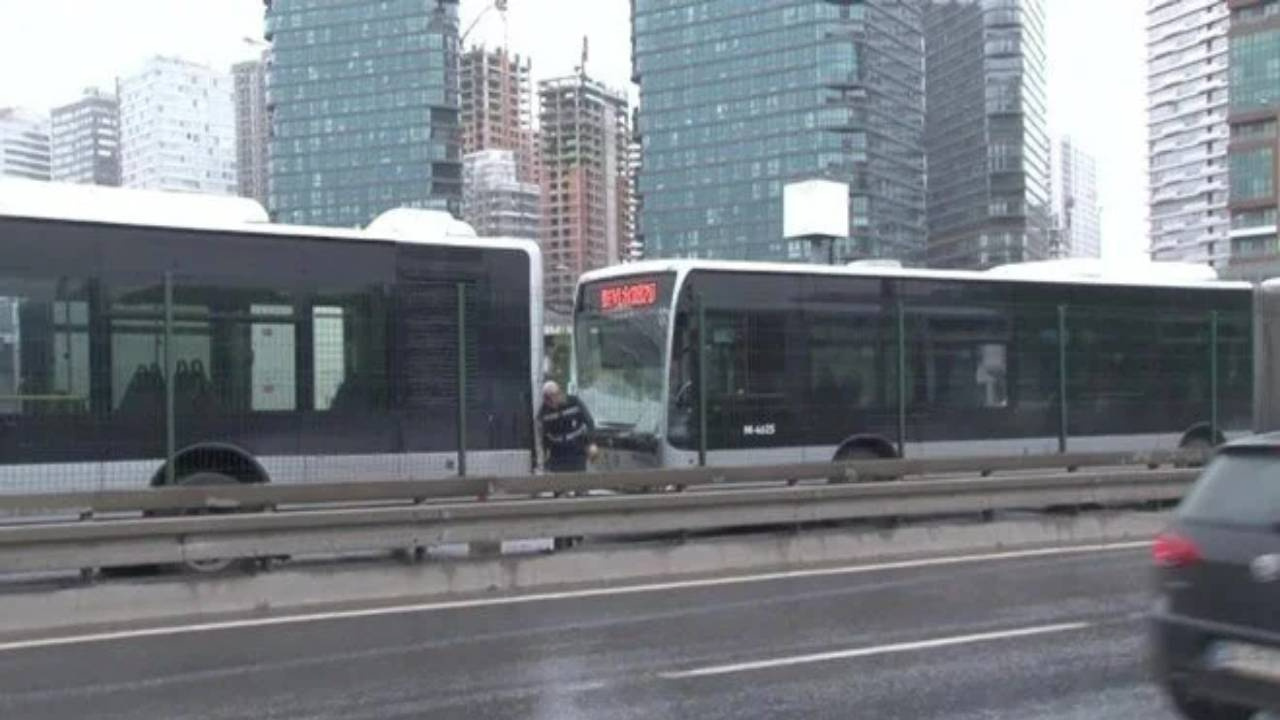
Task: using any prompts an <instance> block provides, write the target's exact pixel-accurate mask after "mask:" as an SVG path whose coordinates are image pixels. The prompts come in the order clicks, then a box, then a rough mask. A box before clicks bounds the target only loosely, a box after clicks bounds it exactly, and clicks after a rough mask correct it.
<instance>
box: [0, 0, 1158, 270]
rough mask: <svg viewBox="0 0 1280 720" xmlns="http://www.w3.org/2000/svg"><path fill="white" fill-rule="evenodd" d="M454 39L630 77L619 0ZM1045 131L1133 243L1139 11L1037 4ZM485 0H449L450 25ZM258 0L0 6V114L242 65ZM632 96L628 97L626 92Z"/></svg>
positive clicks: (612, 81) (1085, 2)
mask: <svg viewBox="0 0 1280 720" xmlns="http://www.w3.org/2000/svg"><path fill="white" fill-rule="evenodd" d="M509 3H510V6H511V9H510V11H509V12H508V14H507V21H506V22H505V23H504V22H503V20H502V18H501V16H500V15H499V14H498V13H496V12H489V13H488V14H486V16H485V17H484V18H483V19H482V20H481V21H480V22H479V23H478V24H477V25H476V27H475V30H473V31H472V33H471V35H470V36H469V37H468V38H467V44H473V43H476V42H485V43H489V44H496V43H501V42H503V41H504V39H505V40H506V41H507V42H508V43H509V44H510V45H511V47H512V49H513V50H514V51H516V52H520V53H524V54H527V55H529V56H531V57H532V58H533V70H534V75H535V77H536V78H547V77H555V76H559V75H565V74H568V73H571V72H573V68H574V66H575V65H576V64H577V62H578V59H579V57H580V55H581V51H582V37H583V36H584V35H586V36H589V37H590V55H589V61H588V70H589V71H590V72H591V74H593V75H594V76H596V77H597V78H599V79H601V80H603V81H604V82H606V83H608V84H609V85H612V86H614V87H618V88H624V87H628V86H629V82H630V62H631V57H630V45H629V43H630V29H629V26H628V22H629V20H628V7H629V3H628V0H509ZM1045 3H1046V5H1047V7H1048V11H1049V63H1050V73H1049V74H1050V91H1049V97H1050V124H1051V132H1052V133H1053V134H1054V136H1055V137H1056V136H1058V135H1060V134H1062V133H1070V134H1071V135H1072V136H1073V137H1075V138H1076V139H1077V141H1078V143H1079V144H1080V145H1082V146H1083V147H1084V148H1085V149H1086V150H1089V151H1091V152H1093V153H1094V155H1096V156H1097V159H1098V173H1099V179H1098V182H1099V194H1100V196H1101V202H1102V204H1103V206H1104V207H1103V216H1102V234H1103V243H1104V249H1103V252H1104V254H1105V255H1106V256H1107V257H1122V256H1133V255H1141V254H1142V253H1143V251H1144V250H1145V247H1146V155H1145V153H1146V150H1145V148H1146V110H1145V75H1146V69H1145V45H1144V24H1145V11H1144V6H1145V4H1144V3H1142V2H1139V1H1138V0H1045ZM487 4H488V2H487V0H462V18H463V23H462V24H463V27H464V28H465V27H467V26H468V25H469V24H470V23H471V21H472V20H473V19H474V18H476V17H477V16H478V15H479V13H480V11H481V9H482V8H484V7H485V6H486V5H487ZM262 12H263V4H262V0H0V67H2V68H4V72H3V73H0V107H2V106H6V105H19V106H25V107H30V108H32V109H37V110H43V109H48V108H49V107H52V106H54V105H58V104H61V103H65V102H70V101H72V100H74V99H75V98H76V96H77V95H78V94H79V92H80V90H81V89H82V88H84V87H87V86H90V85H99V86H103V87H111V86H112V85H113V83H114V79H115V77H116V76H117V75H119V74H125V73H128V72H129V71H130V70H131V69H132V68H134V67H137V66H138V65H139V64H140V63H141V62H142V61H143V60H144V59H145V58H147V57H148V56H150V55H154V54H167V55H179V56H182V57H186V58H189V59H191V60H196V61H200V62H204V63H207V64H210V65H214V66H219V67H227V66H230V64H231V63H233V62H236V61H238V60H241V59H245V58H248V57H252V56H254V55H255V54H256V52H257V50H256V49H255V47H254V46H253V45H252V44H251V42H253V41H254V40H257V39H260V38H261V36H262ZM632 94H633V97H634V92H632Z"/></svg>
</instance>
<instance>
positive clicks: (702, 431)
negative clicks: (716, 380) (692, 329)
mask: <svg viewBox="0 0 1280 720" xmlns="http://www.w3.org/2000/svg"><path fill="white" fill-rule="evenodd" d="M693 297H694V302H695V303H697V305H698V467H706V465H707V343H708V342H710V341H711V338H710V336H709V335H708V334H707V308H706V305H705V304H704V303H703V302H702V297H701V296H700V295H696V294H695V295H694V296H693Z"/></svg>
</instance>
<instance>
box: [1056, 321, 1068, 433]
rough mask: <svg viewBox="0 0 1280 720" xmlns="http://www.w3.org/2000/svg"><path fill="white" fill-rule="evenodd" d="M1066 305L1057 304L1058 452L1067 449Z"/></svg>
mask: <svg viewBox="0 0 1280 720" xmlns="http://www.w3.org/2000/svg"><path fill="white" fill-rule="evenodd" d="M1067 419H1068V417H1067V306H1066V305H1059V306H1058V452H1060V453H1065V452H1066V451H1067Z"/></svg>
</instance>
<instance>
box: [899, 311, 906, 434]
mask: <svg viewBox="0 0 1280 720" xmlns="http://www.w3.org/2000/svg"><path fill="white" fill-rule="evenodd" d="M906 448H907V309H906V307H905V306H904V305H903V304H902V299H901V298H899V299H898V457H906Z"/></svg>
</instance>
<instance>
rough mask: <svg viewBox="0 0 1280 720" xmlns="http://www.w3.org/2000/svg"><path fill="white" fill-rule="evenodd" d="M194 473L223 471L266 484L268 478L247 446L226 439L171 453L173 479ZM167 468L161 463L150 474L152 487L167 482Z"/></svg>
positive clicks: (238, 478) (238, 479) (240, 479)
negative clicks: (241, 446)
mask: <svg viewBox="0 0 1280 720" xmlns="http://www.w3.org/2000/svg"><path fill="white" fill-rule="evenodd" d="M196 474H211V475H225V476H227V477H230V478H233V479H234V480H235V481H236V482H240V483H247V484H260V483H261V484H265V483H268V482H271V476H270V475H268V474H267V470H266V468H264V467H262V464H261V463H259V462H258V460H257V459H256V458H255V457H253V455H252V454H250V453H249V452H248V451H247V450H245V449H243V448H239V447H236V446H235V445H231V444H228V443H199V444H197V445H190V446H188V447H184V448H182V449H181V450H179V451H177V452H176V453H174V454H173V478H174V483H175V484H178V485H181V484H183V482H182V481H183V479H184V478H187V477H189V476H192V475H196ZM168 477H169V475H168V468H167V466H166V465H161V466H160V469H158V470H156V473H155V475H152V476H151V487H161V486H164V485H167V484H168Z"/></svg>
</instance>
